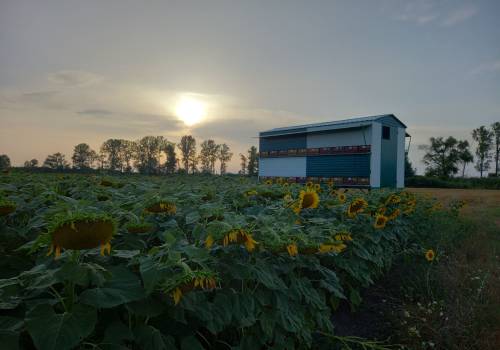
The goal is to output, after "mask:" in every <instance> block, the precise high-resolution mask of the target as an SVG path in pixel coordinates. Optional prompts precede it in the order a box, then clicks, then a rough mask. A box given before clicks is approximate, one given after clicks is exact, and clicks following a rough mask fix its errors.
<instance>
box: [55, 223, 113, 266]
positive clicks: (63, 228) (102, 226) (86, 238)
mask: <svg viewBox="0 0 500 350" xmlns="http://www.w3.org/2000/svg"><path fill="white" fill-rule="evenodd" d="M115 231H116V224H115V221H114V220H112V219H111V218H109V217H108V216H106V215H95V214H73V215H70V216H67V217H63V218H56V223H55V224H53V225H52V226H51V228H50V229H49V235H50V237H51V240H52V242H51V245H50V250H49V252H48V253H47V256H48V255H51V254H52V253H53V252H54V250H55V257H56V258H57V257H59V256H60V255H61V248H64V249H74V250H80V249H92V248H96V247H99V246H100V247H101V255H104V251H107V253H108V254H110V251H111V244H110V241H111V238H112V237H113V234H114V233H115Z"/></svg>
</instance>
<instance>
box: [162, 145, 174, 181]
mask: <svg viewBox="0 0 500 350" xmlns="http://www.w3.org/2000/svg"><path fill="white" fill-rule="evenodd" d="M164 152H165V155H166V156H167V160H166V161H165V171H166V172H167V174H173V173H175V168H176V166H177V155H176V154H175V144H174V143H171V142H167V143H166V144H165V148H164Z"/></svg>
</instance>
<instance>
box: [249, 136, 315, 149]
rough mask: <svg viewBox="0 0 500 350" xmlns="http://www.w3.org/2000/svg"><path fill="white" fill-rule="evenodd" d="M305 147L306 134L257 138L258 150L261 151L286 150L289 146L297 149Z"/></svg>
mask: <svg viewBox="0 0 500 350" xmlns="http://www.w3.org/2000/svg"><path fill="white" fill-rule="evenodd" d="M306 147H307V137H306V134H298V135H288V136H275V137H261V138H260V139H259V151H261V152H265V151H277V150H287V149H290V148H294V149H298V148H306Z"/></svg>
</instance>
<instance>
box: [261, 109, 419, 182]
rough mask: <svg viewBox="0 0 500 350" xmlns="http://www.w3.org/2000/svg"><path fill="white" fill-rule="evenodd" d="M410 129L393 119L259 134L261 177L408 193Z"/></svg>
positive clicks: (357, 120)
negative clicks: (407, 159) (378, 188)
mask: <svg viewBox="0 0 500 350" xmlns="http://www.w3.org/2000/svg"><path fill="white" fill-rule="evenodd" d="M407 136H409V135H408V134H407V133H406V125H405V124H403V123H402V122H401V121H400V120H399V119H398V118H396V117H395V116H394V115H393V114H385V115H377V116H371V117H362V118H351V119H345V120H339V121H333V122H326V123H317V124H308V125H300V126H292V127H285V128H276V129H271V130H268V131H263V132H260V133H259V148H260V149H259V151H260V160H259V177H260V178H261V179H262V178H263V179H266V178H275V177H285V178H289V180H291V181H306V180H311V181H327V180H328V179H333V181H334V183H335V184H336V185H338V186H360V187H374V188H377V187H398V188H401V187H404V168H405V167H404V165H405V137H407Z"/></svg>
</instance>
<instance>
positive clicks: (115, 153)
mask: <svg viewBox="0 0 500 350" xmlns="http://www.w3.org/2000/svg"><path fill="white" fill-rule="evenodd" d="M122 148H123V143H122V140H120V139H108V140H106V141H104V143H103V144H102V146H101V153H103V154H104V155H106V157H107V166H108V168H109V169H110V170H115V171H116V170H119V171H121V170H122V168H123V160H122V157H121V156H122Z"/></svg>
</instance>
